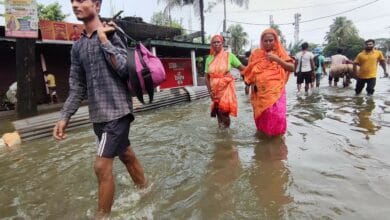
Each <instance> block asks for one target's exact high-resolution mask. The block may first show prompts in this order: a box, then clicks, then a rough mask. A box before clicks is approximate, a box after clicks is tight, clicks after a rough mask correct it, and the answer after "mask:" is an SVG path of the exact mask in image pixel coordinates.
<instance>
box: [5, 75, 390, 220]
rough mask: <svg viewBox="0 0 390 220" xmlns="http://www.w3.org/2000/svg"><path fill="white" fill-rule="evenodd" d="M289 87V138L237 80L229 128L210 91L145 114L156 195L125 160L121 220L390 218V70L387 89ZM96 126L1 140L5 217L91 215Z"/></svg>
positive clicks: (118, 207) (137, 143)
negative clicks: (220, 120) (139, 183)
mask: <svg viewBox="0 0 390 220" xmlns="http://www.w3.org/2000/svg"><path fill="white" fill-rule="evenodd" d="M295 82H296V78H295V77H293V76H291V78H290V81H289V83H288V86H287V104H288V112H287V113H288V119H287V120H288V127H287V133H286V135H285V136H284V138H276V139H266V138H260V137H259V136H258V135H257V134H256V128H255V125H254V122H253V115H252V107H251V105H250V103H249V97H248V96H246V95H245V94H244V91H243V86H242V83H241V82H240V83H238V84H237V85H238V86H237V90H238V91H237V93H238V99H239V112H238V117H237V118H233V120H232V126H231V129H230V130H226V131H221V130H219V129H218V126H217V122H216V119H214V118H213V119H211V118H210V117H209V102H210V101H209V100H208V99H203V100H201V101H196V102H193V103H186V104H182V105H176V106H172V107H168V108H163V109H158V110H153V111H149V112H144V113H141V114H137V116H136V121H135V123H133V125H132V127H131V131H130V137H131V138H130V141H131V143H132V146H133V147H134V150H135V151H136V153H137V155H138V158H139V160H140V161H141V162H142V164H143V165H144V167H145V172H146V175H147V177H148V178H149V181H150V182H151V183H152V184H153V185H152V188H151V192H149V193H148V194H146V195H144V196H142V197H141V196H140V194H139V192H137V190H135V189H134V187H133V183H132V181H131V179H130V177H129V175H128V173H127V171H126V170H125V168H124V167H123V166H122V164H120V161H119V160H116V161H115V165H114V173H115V178H116V194H115V202H114V205H113V211H112V214H111V218H112V219H388V218H389V216H390V157H389V155H390V144H389V140H390V138H389V135H390V98H389V96H390V79H383V78H378V79H377V86H376V93H375V94H374V96H373V97H367V96H366V92H365V90H364V91H363V92H362V95H360V96H355V95H354V90H353V89H354V85H355V81H353V85H351V86H350V87H349V88H345V89H343V88H341V85H340V83H339V87H338V88H335V87H328V82H327V79H326V78H323V79H322V82H321V83H322V85H321V87H320V89H319V90H317V91H314V92H313V93H311V94H310V95H308V96H306V95H297V94H296V85H295ZM95 148H96V146H95V137H94V135H93V131H92V129H91V128H83V129H79V130H78V131H75V132H71V133H69V138H68V139H67V140H65V141H63V142H55V141H54V140H53V139H52V138H45V139H40V140H36V141H31V142H25V143H23V145H22V146H21V147H19V148H17V149H14V150H12V151H10V150H5V149H0V173H1V175H0V218H5V219H15V218H17V219H88V218H92V217H93V216H94V213H95V211H96V208H97V195H96V194H97V182H96V177H95V174H94V172H93V161H94V158H95Z"/></svg>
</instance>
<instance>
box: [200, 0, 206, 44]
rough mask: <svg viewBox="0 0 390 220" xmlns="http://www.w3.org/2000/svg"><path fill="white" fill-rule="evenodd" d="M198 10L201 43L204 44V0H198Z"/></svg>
mask: <svg viewBox="0 0 390 220" xmlns="http://www.w3.org/2000/svg"><path fill="white" fill-rule="evenodd" d="M199 10H200V27H201V33H202V44H204V43H205V38H204V1H203V0H199Z"/></svg>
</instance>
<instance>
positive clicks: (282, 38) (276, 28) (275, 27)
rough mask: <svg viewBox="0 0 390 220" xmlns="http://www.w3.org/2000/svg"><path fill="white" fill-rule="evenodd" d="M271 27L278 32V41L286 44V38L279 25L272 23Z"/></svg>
mask: <svg viewBox="0 0 390 220" xmlns="http://www.w3.org/2000/svg"><path fill="white" fill-rule="evenodd" d="M271 28H273V29H275V31H276V32H277V33H278V35H279V39H280V42H281V43H282V45H283V46H286V38H284V36H283V34H282V31H281V30H280V28H279V26H278V25H277V24H273V25H271Z"/></svg>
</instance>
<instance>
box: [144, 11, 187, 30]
mask: <svg viewBox="0 0 390 220" xmlns="http://www.w3.org/2000/svg"><path fill="white" fill-rule="evenodd" d="M150 23H151V24H155V25H160V26H167V27H173V28H178V29H180V30H183V29H184V28H183V26H182V25H181V24H180V22H179V21H177V20H172V21H170V19H169V17H168V15H166V14H164V13H163V12H161V11H160V12H155V13H153V15H152V18H151V19H150Z"/></svg>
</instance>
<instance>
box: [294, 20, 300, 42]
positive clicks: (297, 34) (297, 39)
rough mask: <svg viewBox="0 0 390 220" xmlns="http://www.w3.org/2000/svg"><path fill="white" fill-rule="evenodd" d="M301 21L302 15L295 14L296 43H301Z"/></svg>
mask: <svg viewBox="0 0 390 220" xmlns="http://www.w3.org/2000/svg"><path fill="white" fill-rule="evenodd" d="M300 20H301V14H299V13H296V14H294V43H295V44H297V43H298V42H299V21H300Z"/></svg>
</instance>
